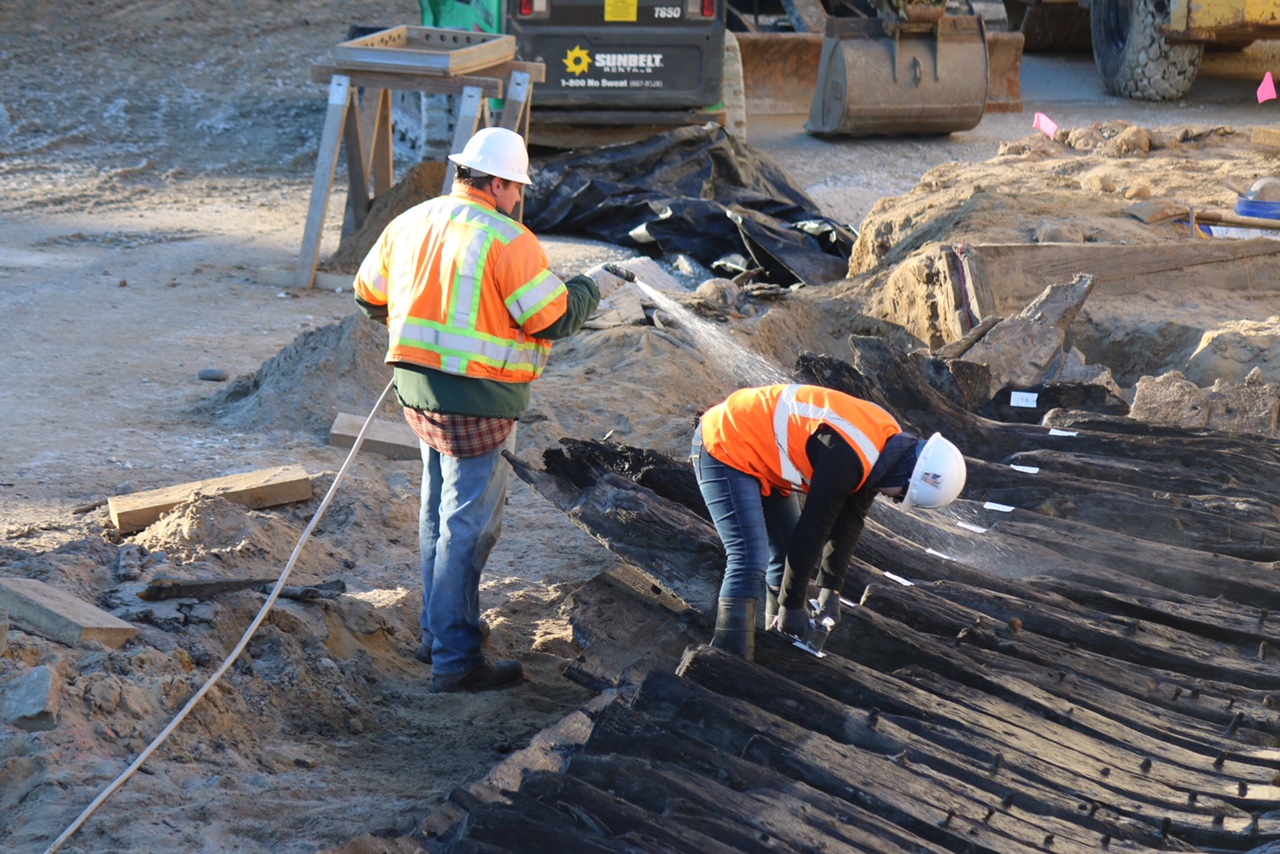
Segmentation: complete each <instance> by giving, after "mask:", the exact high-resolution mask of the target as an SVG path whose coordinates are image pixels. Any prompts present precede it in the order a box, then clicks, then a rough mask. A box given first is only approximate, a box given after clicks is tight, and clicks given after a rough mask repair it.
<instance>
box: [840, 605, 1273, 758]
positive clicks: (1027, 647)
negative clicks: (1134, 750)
mask: <svg viewBox="0 0 1280 854" xmlns="http://www.w3.org/2000/svg"><path fill="white" fill-rule="evenodd" d="M847 610H848V612H849V613H848V617H847V618H846V619H845V620H844V621H842V622H841V624H840V626H839V627H838V629H837V631H835V632H833V633H832V635H831V637H830V638H829V639H828V641H827V643H828V645H831V648H832V649H833V651H835V652H837V653H840V654H842V655H844V654H848V655H849V656H850V657H852V658H856V659H857V660H859V661H864V662H867V660H868V659H867V656H866V655H864V653H862V649H864V648H869V649H871V650H874V651H876V652H878V653H879V655H880V658H879V659H878V661H877V662H875V663H870V666H873V667H886V668H887V667H903V666H908V665H909V664H910V663H911V662H912V660H913V659H914V660H926V661H929V664H928V666H930V667H935V668H936V667H938V666H939V665H938V664H937V663H936V661H935V660H930V659H927V658H925V657H924V656H922V650H923V651H927V650H929V648H930V647H936V646H937V645H940V644H941V643H943V641H942V640H941V639H943V638H946V639H948V640H947V641H946V642H947V643H949V644H953V645H954V647H955V648H956V649H958V650H960V651H962V652H963V653H964V654H965V655H966V656H967V657H970V658H973V659H974V660H975V661H976V662H978V663H981V664H984V665H987V666H991V665H992V664H993V662H995V661H996V660H997V659H996V658H994V656H999V657H1001V658H1004V659H1020V660H1022V661H1024V662H1027V663H1029V664H1032V665H1034V666H1036V667H1039V668H1042V669H1045V668H1047V670H1045V673H1046V675H1050V676H1051V678H1050V681H1051V682H1063V681H1065V679H1066V677H1067V676H1068V675H1071V676H1073V677H1075V678H1077V679H1080V680H1083V681H1084V682H1085V683H1086V685H1089V684H1093V685H1101V686H1104V687H1105V688H1107V689H1109V690H1110V691H1114V692H1116V693H1117V694H1119V695H1124V696H1129V697H1131V698H1133V699H1134V700H1136V701H1139V702H1140V703H1144V704H1146V703H1149V704H1152V705H1155V706H1163V707H1164V708H1165V710H1166V711H1165V712H1164V713H1163V714H1157V715H1154V716H1146V715H1143V714H1135V715H1133V716H1132V719H1131V721H1130V726H1132V728H1133V729H1135V730H1139V731H1143V732H1149V733H1151V734H1152V735H1153V736H1154V737H1155V738H1156V739H1164V740H1168V741H1170V742H1171V743H1174V744H1183V745H1187V746H1188V747H1189V748H1190V749H1192V750H1195V751H1197V752H1199V753H1200V754H1208V755H1213V754H1214V753H1215V752H1216V751H1218V750H1221V749H1228V748H1232V747H1235V746H1238V745H1242V744H1243V742H1242V741H1240V740H1239V739H1240V736H1239V735H1237V737H1236V740H1233V741H1232V742H1226V743H1223V742H1221V740H1220V736H1221V733H1222V732H1223V731H1224V729H1225V728H1226V727H1227V726H1229V725H1230V724H1231V722H1232V721H1233V720H1234V719H1235V715H1236V714H1237V712H1244V713H1245V715H1246V716H1247V720H1248V724H1249V726H1248V727H1247V729H1257V730H1261V731H1263V732H1267V733H1276V732H1280V720H1278V719H1277V716H1276V713H1275V712H1274V711H1273V710H1272V709H1271V708H1270V707H1269V706H1268V705H1267V704H1266V697H1267V696H1269V695H1266V694H1263V693H1261V692H1245V691H1244V689H1241V688H1239V687H1238V686H1235V685H1231V684H1229V683H1225V682H1220V681H1219V682H1212V681H1208V680H1205V681H1202V682H1198V683H1194V682H1193V683H1190V685H1192V686H1198V687H1194V688H1192V687H1188V695H1190V694H1191V693H1192V692H1193V691H1194V693H1195V695H1196V696H1194V697H1191V696H1188V697H1187V698H1185V699H1182V698H1179V697H1177V696H1173V691H1172V688H1168V689H1167V691H1168V693H1167V694H1161V693H1160V692H1158V691H1156V690H1155V689H1157V688H1158V687H1159V686H1176V685H1180V684H1181V685H1187V684H1188V680H1187V679H1186V677H1185V676H1184V675H1183V674H1181V673H1173V672H1167V671H1160V670H1156V669H1154V668H1143V667H1133V666H1129V665H1126V664H1124V663H1123V662H1118V661H1116V660H1114V659H1111V658H1108V657H1107V656H1105V655H1099V654H1098V653H1096V652H1093V651H1091V650H1081V649H1079V648H1075V647H1072V646H1070V645H1069V644H1064V643H1062V642H1061V641H1055V640H1053V639H1051V638H1046V637H1043V636H1040V635H1037V634H1035V633H1034V632H1028V631H1023V630H1022V628H1021V626H1020V625H1015V624H1009V623H1003V622H1001V621H999V620H997V619H994V618H991V617H989V616H986V615H983V614H980V613H978V612H975V611H973V610H972V609H969V608H966V607H964V606H961V605H957V604H955V603H953V602H949V601H947V600H945V599H942V598H940V597H936V596H933V595H932V594H930V593H929V591H928V590H927V589H921V588H919V587H913V588H903V587H900V586H898V585H895V584H884V585H879V586H875V587H869V588H867V592H866V593H865V594H864V596H863V600H862V607H859V608H854V609H847ZM846 623H847V625H846ZM984 650H985V651H986V653H987V654H986V655H985V656H984V655H983V654H982V651H984ZM932 658H933V659H937V658H938V656H937V655H936V654H934V655H933V656H932ZM940 672H941V673H942V674H943V675H945V676H946V677H947V678H953V679H956V680H957V681H966V677H965V675H964V674H965V672H966V669H965V668H964V667H950V668H947V667H943V668H941V669H940ZM1018 673H1019V675H1021V674H1023V673H1026V670H1025V669H1022V668H1020V669H1019V670H1018ZM988 678H989V677H988ZM1039 679H1040V677H1037V678H1032V679H1030V680H1028V681H1031V682H1032V684H1040V683H1039ZM967 681H968V683H969V684H972V685H973V686H974V687H977V688H979V689H981V690H989V689H988V688H987V687H986V685H985V684H983V683H977V682H974V681H973V679H972V677H970V678H969V679H968V680H967ZM1067 687H1068V686H1065V685H1064V686H1060V687H1059V688H1058V690H1052V691H1051V693H1053V694H1058V695H1061V693H1062V690H1063V689H1065V688H1067ZM1224 687H1226V688H1228V689H1229V691H1234V692H1239V693H1245V694H1248V695H1249V696H1246V697H1236V696H1233V694H1232V693H1228V692H1224V691H1223V690H1222V689H1223V688H1224ZM1090 690H1091V689H1089V688H1086V689H1085V690H1082V691H1078V692H1077V693H1076V694H1075V695H1074V696H1072V698H1071V699H1073V700H1074V701H1075V702H1078V703H1081V704H1082V705H1084V706H1086V707H1088V708H1090V709H1092V710H1094V711H1095V712H1097V713H1099V714H1101V715H1104V716H1107V717H1110V716H1111V715H1112V714H1113V710H1112V706H1113V705H1114V703H1111V702H1108V703H1106V704H1103V703H1100V702H1097V701H1095V700H1093V699H1090V696H1089V691H1090ZM1100 695H1101V694H1100ZM1153 695H1154V696H1153ZM1044 709H1045V712H1046V714H1049V715H1051V716H1052V715H1055V714H1056V715H1061V714H1062V712H1061V710H1060V708H1059V707H1057V704H1050V705H1046V706H1045V707H1044ZM1176 716H1186V717H1187V718H1199V719H1201V720H1203V721H1205V722H1207V723H1208V724H1211V725H1212V726H1211V727H1208V728H1206V727H1205V726H1203V725H1201V726H1192V725H1190V722H1186V724H1187V725H1184V726H1179V722H1178V721H1175V723H1174V724H1172V725H1166V724H1165V723H1164V719H1165V718H1170V717H1176ZM1078 720H1079V719H1075V722H1076V723H1077V724H1078ZM1237 726H1238V725H1237ZM1197 732H1199V733H1200V736H1198V737H1197V736H1196V733H1197ZM1241 732H1242V731H1241ZM1213 733H1216V734H1217V736H1216V737H1215V736H1214V735H1213ZM1114 737H1115V738H1116V739H1117V740H1118V741H1122V740H1123V739H1124V738H1128V737H1129V736H1128V734H1120V735H1116V736H1114ZM1192 739H1194V740H1192ZM1152 749H1153V750H1154V749H1157V748H1156V747H1155V746H1154V745H1153V746H1152ZM1196 761H1197V760H1194V759H1192V758H1191V757H1187V762H1188V763H1190V764H1192V765H1194V764H1195V763H1196Z"/></svg>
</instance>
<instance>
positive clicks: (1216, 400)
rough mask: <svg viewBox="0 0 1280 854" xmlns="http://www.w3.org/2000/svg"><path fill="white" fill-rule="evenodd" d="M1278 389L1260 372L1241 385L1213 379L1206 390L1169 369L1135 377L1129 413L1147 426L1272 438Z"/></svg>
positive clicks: (1279, 407)
mask: <svg viewBox="0 0 1280 854" xmlns="http://www.w3.org/2000/svg"><path fill="white" fill-rule="evenodd" d="M1277 390H1278V389H1277V386H1275V385H1273V384H1271V383H1265V382H1262V381H1261V372H1260V371H1257V372H1254V373H1251V374H1250V377H1249V378H1248V380H1247V381H1246V382H1244V383H1232V382H1228V381H1225V380H1217V381H1216V382H1214V384H1213V387H1212V388H1208V389H1203V388H1200V387H1199V386H1197V385H1196V384H1195V383H1193V382H1191V381H1190V380H1188V379H1187V378H1186V377H1185V376H1183V375H1182V374H1181V373H1180V372H1178V371H1170V372H1169V373H1167V374H1164V375H1162V376H1159V377H1143V378H1142V379H1140V380H1139V381H1138V383H1137V385H1136V386H1135V388H1134V398H1133V406H1132V407H1131V408H1130V410H1129V417H1130V418H1134V419H1136V420H1139V421H1145V422H1147V423H1151V424H1167V425H1172V426H1175V427H1186V428H1191V429H1208V430H1223V431H1227V432H1231V433H1257V434H1260V435H1263V436H1270V437H1274V436H1275V435H1276V419H1277V413H1280V396H1277Z"/></svg>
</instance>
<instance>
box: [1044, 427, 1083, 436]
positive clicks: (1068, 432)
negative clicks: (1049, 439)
mask: <svg viewBox="0 0 1280 854" xmlns="http://www.w3.org/2000/svg"><path fill="white" fill-rule="evenodd" d="M1049 435H1050V436H1078V435H1080V434H1079V433H1077V432H1076V431H1075V430H1059V429H1058V428H1057V427H1050V428H1049Z"/></svg>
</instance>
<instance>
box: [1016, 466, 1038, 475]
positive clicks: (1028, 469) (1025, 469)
mask: <svg viewBox="0 0 1280 854" xmlns="http://www.w3.org/2000/svg"><path fill="white" fill-rule="evenodd" d="M1010 468H1011V469H1013V470H1014V471H1020V472H1022V473H1023V474H1039V473H1040V467H1039V466H1017V465H1015V466H1010Z"/></svg>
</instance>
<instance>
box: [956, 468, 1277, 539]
mask: <svg viewBox="0 0 1280 854" xmlns="http://www.w3.org/2000/svg"><path fill="white" fill-rule="evenodd" d="M968 469H969V476H968V480H967V481H966V483H965V497H966V498H967V499H968V500H970V501H973V502H987V501H992V502H995V503H997V504H1003V505H1007V506H1010V507H1018V508H1020V509H1023V510H1027V511H1030V512H1033V513H1039V514H1040V515H1043V516H1049V517H1053V518H1061V519H1071V520H1074V521H1077V522H1083V523H1085V524H1089V525H1093V526H1095V527H1099V528H1105V529H1108V530H1112V531H1116V532H1119V533H1124V534H1128V535H1130V536H1133V537H1139V538H1141V539H1144V540H1152V541H1155V542H1163V543H1166V544H1169V545H1177V546H1181V547H1183V548H1191V549H1196V550H1199V551H1207V552H1217V553H1220V554H1229V555H1232V556H1234V557H1239V558H1244V559H1246V560H1255V561H1258V560H1263V561H1270V560H1276V559H1278V558H1280V523H1277V521H1276V520H1277V519H1280V505H1276V504H1275V503H1273V502H1271V501H1267V502H1263V501H1260V500H1250V501H1240V500H1232V501H1227V500H1225V499H1223V498H1222V497H1221V496H1206V495H1186V494H1181V493H1177V492H1173V491H1169V490H1168V489H1166V488H1163V487H1164V485H1163V484H1162V489H1161V490H1154V489H1152V488H1151V482H1149V481H1148V482H1147V483H1146V484H1145V485H1140V486H1135V485H1131V484H1128V483H1117V482H1115V481H1111V482H1106V483H1104V482H1101V481H1099V480H1097V479H1095V478H1093V477H1078V476H1076V475H1071V474H1064V473H1062V472H1057V471H1050V470H1048V469H1046V468H1042V469H1041V470H1040V471H1039V472H1038V473H1036V474H1028V473H1026V472H1022V471H1019V470H1017V469H1015V468H1012V467H1011V466H1008V465H1003V464H996V463H988V462H986V461H984V460H978V459H974V458H972V457H970V458H969V460H968Z"/></svg>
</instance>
